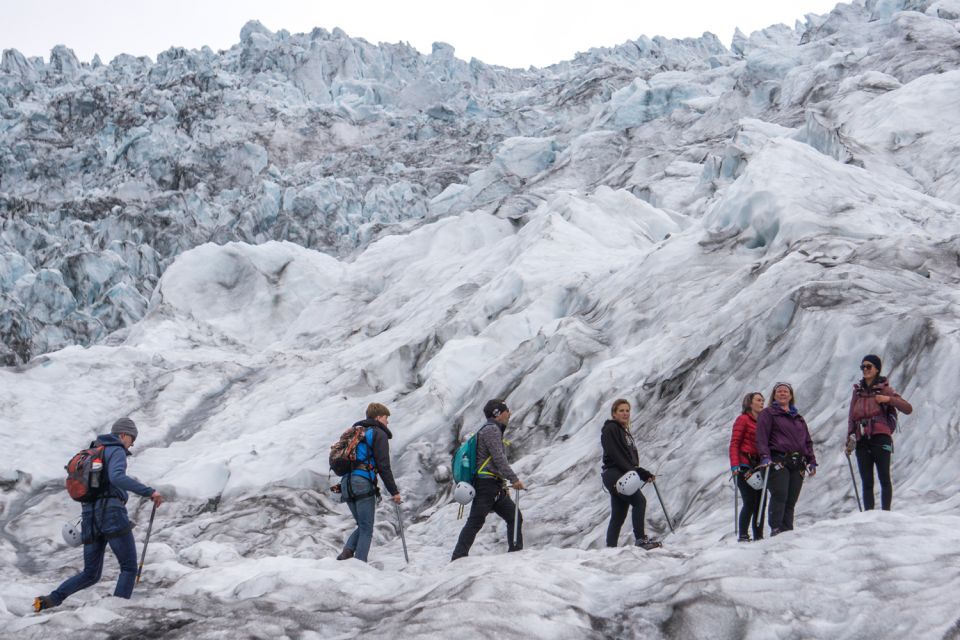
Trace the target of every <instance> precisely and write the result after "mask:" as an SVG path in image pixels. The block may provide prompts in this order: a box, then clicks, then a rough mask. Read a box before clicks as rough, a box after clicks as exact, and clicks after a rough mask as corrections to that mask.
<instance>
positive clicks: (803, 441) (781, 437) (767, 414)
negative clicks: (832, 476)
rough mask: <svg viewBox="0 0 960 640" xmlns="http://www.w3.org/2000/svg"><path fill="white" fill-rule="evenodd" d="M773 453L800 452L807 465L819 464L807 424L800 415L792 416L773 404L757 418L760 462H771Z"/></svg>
mask: <svg viewBox="0 0 960 640" xmlns="http://www.w3.org/2000/svg"><path fill="white" fill-rule="evenodd" d="M772 451H777V452H779V453H794V452H800V453H802V454H803V457H804V458H805V459H806V461H807V464H813V465H815V464H817V457H816V456H815V455H814V454H813V440H812V439H811V438H810V430H809V429H808V428H807V422H806V421H805V420H804V419H803V416H801V415H800V414H799V413H798V414H796V415H791V414H790V412H789V411H786V410H784V409H783V407H781V406H780V405H779V404H777V403H773V404H772V405H770V406H769V407H767V408H766V409H764V410H763V411H761V412H760V415H759V416H757V452H758V453H759V454H760V461H761V462H764V463H766V462H769V461H770V453H771V452H772Z"/></svg>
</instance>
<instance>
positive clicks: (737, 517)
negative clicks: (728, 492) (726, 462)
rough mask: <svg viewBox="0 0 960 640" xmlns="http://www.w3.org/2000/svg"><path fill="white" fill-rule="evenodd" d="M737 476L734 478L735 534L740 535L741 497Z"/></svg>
mask: <svg viewBox="0 0 960 640" xmlns="http://www.w3.org/2000/svg"><path fill="white" fill-rule="evenodd" d="M739 493H740V492H739V491H737V476H733V532H734V533H735V534H737V535H740V496H739V495H737V494H739Z"/></svg>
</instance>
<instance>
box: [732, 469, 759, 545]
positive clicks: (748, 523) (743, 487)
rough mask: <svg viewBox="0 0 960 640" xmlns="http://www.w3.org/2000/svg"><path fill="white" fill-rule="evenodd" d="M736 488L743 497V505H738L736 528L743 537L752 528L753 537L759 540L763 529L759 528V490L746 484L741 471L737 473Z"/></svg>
mask: <svg viewBox="0 0 960 640" xmlns="http://www.w3.org/2000/svg"><path fill="white" fill-rule="evenodd" d="M737 489H739V490H740V497H741V498H743V506H741V507H740V526H739V528H738V529H737V530H738V531H739V532H740V536H741V537H743V536H746V535H747V531H749V530H750V529H751V528H752V529H753V539H754V540H760V539H761V538H763V531H762V530H761V529H760V490H759V489H754V488H753V487H751V486H750V485H749V484H747V481H746V480H745V479H744V477H743V474H742V473H738V474H737Z"/></svg>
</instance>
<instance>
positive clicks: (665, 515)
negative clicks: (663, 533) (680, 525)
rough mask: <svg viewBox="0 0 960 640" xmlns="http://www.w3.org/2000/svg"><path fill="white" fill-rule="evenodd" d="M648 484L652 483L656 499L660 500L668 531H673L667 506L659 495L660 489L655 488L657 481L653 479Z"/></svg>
mask: <svg viewBox="0 0 960 640" xmlns="http://www.w3.org/2000/svg"><path fill="white" fill-rule="evenodd" d="M650 484H652V485H653V490H654V491H656V492H657V500H659V501H660V508H661V509H663V515H664V517H665V518H666V519H667V526H669V527H670V533H674V531H673V523H672V522H671V521H670V514H669V513H667V507H666V505H664V504H663V498H661V497H660V489H658V488H657V481H656V480H654V481H652V482H651V483H650Z"/></svg>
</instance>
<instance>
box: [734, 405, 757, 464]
mask: <svg viewBox="0 0 960 640" xmlns="http://www.w3.org/2000/svg"><path fill="white" fill-rule="evenodd" d="M758 460H759V456H758V455H757V420H756V418H754V417H753V416H752V415H750V414H749V413H741V414H740V415H739V416H738V417H737V419H736V421H735V422H734V423H733V435H732V436H730V468H731V469H735V468H737V467H739V466H740V465H742V464H745V465H747V466H748V467H752V466H753V465H755V464H756V463H757V461H758Z"/></svg>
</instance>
